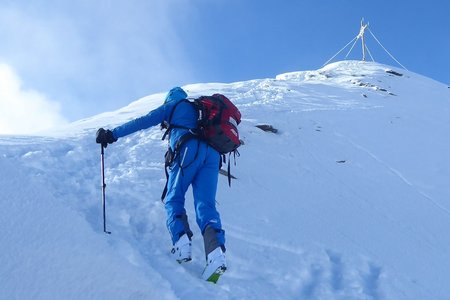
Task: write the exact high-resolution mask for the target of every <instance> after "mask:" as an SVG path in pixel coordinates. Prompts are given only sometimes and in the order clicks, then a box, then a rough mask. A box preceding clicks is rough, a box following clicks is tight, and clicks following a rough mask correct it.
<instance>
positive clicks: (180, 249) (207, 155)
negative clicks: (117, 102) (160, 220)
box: [96, 87, 227, 282]
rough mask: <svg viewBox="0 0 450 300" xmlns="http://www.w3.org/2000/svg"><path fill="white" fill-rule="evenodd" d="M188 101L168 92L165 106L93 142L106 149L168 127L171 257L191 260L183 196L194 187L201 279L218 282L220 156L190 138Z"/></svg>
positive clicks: (221, 263)
mask: <svg viewBox="0 0 450 300" xmlns="http://www.w3.org/2000/svg"><path fill="white" fill-rule="evenodd" d="M187 96H188V95H187V93H186V92H185V91H184V90H183V89H182V88H180V87H174V88H172V89H171V90H170V91H169V92H168V94H167V96H166V98H165V101H164V103H163V104H162V105H161V106H159V107H158V108H156V109H154V110H152V111H150V112H149V113H148V114H147V115H144V116H142V117H139V118H136V119H134V120H131V121H129V122H127V123H125V124H123V125H121V126H118V127H116V128H114V129H112V130H109V129H106V130H105V129H103V128H100V129H99V130H98V131H97V135H96V142H97V143H100V144H102V145H103V146H104V147H106V146H107V145H108V144H112V143H114V142H116V141H117V140H118V139H120V138H122V137H124V136H127V135H129V134H132V133H134V132H137V131H139V130H143V129H147V128H149V127H152V126H156V125H159V124H162V123H166V124H169V126H170V127H169V128H170V130H169V148H170V149H169V151H168V153H169V156H170V158H171V159H170V160H169V167H168V181H167V194H166V195H165V199H166V200H165V209H166V213H167V228H168V230H169V233H170V236H171V240H172V244H173V248H172V251H171V253H172V255H173V257H174V258H175V260H176V261H177V262H178V263H185V262H188V261H190V260H191V259H192V251H191V241H192V236H193V233H192V231H191V229H190V227H189V221H188V216H187V214H186V210H185V194H186V191H187V189H188V187H189V186H192V191H193V196H194V207H195V213H196V221H197V225H198V226H199V228H200V230H201V233H202V235H203V241H204V247H205V256H206V260H207V262H206V267H205V269H204V271H203V274H202V278H203V279H205V280H208V281H212V282H217V280H218V278H219V277H220V275H222V274H223V273H224V272H225V270H226V269H227V264H226V259H225V251H226V249H225V231H224V230H223V229H222V223H221V219H220V214H219V212H218V211H217V209H216V205H215V204H216V191H217V182H218V175H219V173H218V171H219V168H220V164H221V154H220V153H219V152H218V151H217V150H215V149H214V148H213V147H211V146H210V145H209V144H208V143H206V142H205V141H204V140H202V139H198V138H195V135H192V134H191V133H192V131H193V130H194V129H195V128H196V127H197V120H198V112H197V110H196V109H195V107H194V106H193V105H192V104H191V103H189V101H186V98H187ZM186 137H189V138H186ZM192 137H194V138H192ZM166 156H167V154H166Z"/></svg>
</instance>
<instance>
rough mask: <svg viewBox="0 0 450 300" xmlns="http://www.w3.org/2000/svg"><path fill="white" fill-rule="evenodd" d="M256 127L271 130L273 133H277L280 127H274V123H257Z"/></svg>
mask: <svg viewBox="0 0 450 300" xmlns="http://www.w3.org/2000/svg"><path fill="white" fill-rule="evenodd" d="M256 127H258V128H259V129H261V130H263V131H266V132H268V131H270V132H273V133H277V132H278V129H276V128H274V127H273V126H272V125H267V124H262V125H256Z"/></svg>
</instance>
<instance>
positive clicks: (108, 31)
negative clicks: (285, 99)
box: [0, 0, 450, 133]
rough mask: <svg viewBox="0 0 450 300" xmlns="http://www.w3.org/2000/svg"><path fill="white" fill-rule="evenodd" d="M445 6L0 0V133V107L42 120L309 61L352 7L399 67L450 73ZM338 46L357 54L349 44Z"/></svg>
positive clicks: (321, 58) (340, 31)
mask: <svg viewBox="0 0 450 300" xmlns="http://www.w3.org/2000/svg"><path fill="white" fill-rule="evenodd" d="M449 12H450V1H447V0H430V1H414V0H409V1H406V0H396V1H392V0H379V1H363V0H339V1H336V0H323V1H320V0H308V1H300V0H297V1H294V0H285V1H282V0H279V1H275V0H273V1H268V0H247V1H246V0H147V1H144V0H130V1H125V0H117V1H113V0H110V1H106V0H97V1H91V0H74V1H57V0H46V1H44V0H40V1H39V0H34V1H33V0H29V1H25V0H15V1H7V0H0V40H1V41H2V46H1V47H0V80H2V81H3V82H4V83H5V82H6V83H7V82H12V83H11V84H3V85H2V86H3V87H2V89H3V91H0V93H1V94H0V95H1V97H2V98H3V99H5V97H7V96H8V97H10V100H9V102H7V103H6V102H5V101H4V100H0V105H1V106H0V133H1V132H2V120H1V119H2V118H3V119H4V120H3V127H5V128H6V127H8V125H9V127H11V128H10V129H9V132H17V130H15V129H14V128H15V125H14V124H13V123H15V121H14V120H18V119H21V118H23V116H27V118H28V120H29V122H30V125H29V126H33V122H35V123H36V122H37V123H42V120H40V119H39V115H41V114H40V112H41V111H42V110H44V111H45V112H49V111H50V112H52V111H53V112H54V113H53V115H54V122H53V123H54V125H58V124H60V123H61V122H62V120H64V121H75V120H78V119H81V118H85V117H89V116H92V115H95V114H98V113H101V112H105V111H110V110H115V109H118V108H120V107H123V106H125V105H127V104H128V103H130V102H132V101H134V100H136V99H138V98H140V97H143V96H146V95H149V94H153V93H157V92H164V91H166V90H168V89H169V88H170V87H172V86H175V85H184V84H189V83H197V82H235V81H242V80H249V79H256V78H268V77H274V76H276V75H277V74H280V73H284V72H290V71H298V70H311V69H318V68H320V67H321V66H322V64H323V63H325V62H326V61H327V60H328V59H329V58H331V57H332V56H333V55H334V54H335V53H336V52H337V51H338V50H339V49H341V48H342V47H343V46H344V45H345V44H347V43H348V42H349V41H350V40H351V39H352V38H353V37H354V36H356V34H357V33H358V30H359V22H360V20H361V18H362V17H364V18H365V20H366V21H368V22H369V24H370V29H371V31H372V32H373V33H374V34H375V35H376V36H377V38H378V39H379V40H380V41H381V42H382V44H383V45H384V46H385V47H386V48H387V49H388V50H389V51H390V52H391V53H392V54H393V55H394V56H395V57H396V58H397V59H398V60H399V61H400V62H401V63H402V64H403V65H404V66H406V67H407V68H408V69H409V70H410V71H414V72H417V73H420V74H423V75H425V76H428V77H431V78H433V79H435V80H438V81H441V82H443V83H446V84H450V72H449V71H448V70H449V67H450V55H449V53H450V20H449V18H448V16H447V15H448V13H449ZM367 43H368V47H369V49H370V51H371V53H372V55H373V56H374V58H375V60H376V61H378V62H381V63H386V64H390V65H393V66H396V63H395V61H393V60H392V59H391V58H389V56H388V55H387V54H386V53H385V52H384V51H383V50H382V49H381V47H379V46H378V44H377V43H376V41H375V40H373V39H372V38H370V37H369V38H368V41H367ZM345 54H346V52H343V53H341V55H340V56H338V57H337V58H336V59H344V56H345ZM349 58H353V59H360V58H361V47H360V45H359V44H357V46H355V49H354V50H353V51H352V54H351V55H350V56H349ZM2 70H3V71H2ZM5 86H6V87H5ZM11 86H13V87H14V88H11V89H12V90H11V91H10V90H9V89H10V87H11ZM5 89H6V91H5ZM5 95H7V96H5ZM11 95H12V96H11ZM30 95H32V96H33V97H34V98H33V97H32V98H33V99H31V100H30V99H28V98H29V97H30ZM36 97H37V98H39V99H38V100H36ZM29 101H31V102H32V103H33V104H34V106H33V105H29V104H28V103H29ZM1 102H3V104H1ZM39 103H41V104H42V103H43V104H42V109H41V110H39ZM30 107H31V108H32V107H35V108H34V109H31V108H30ZM9 110H10V111H9ZM11 111H13V112H14V113H11ZM13 115H14V116H16V117H15V118H14V119H12V117H11V116H13ZM30 116H34V118H31V117H30ZM8 118H9V119H8ZM46 118H47V119H49V118H50V117H49V116H47V117H46ZM5 124H6V125H5ZM27 124H28V123H25V124H24V123H23V122H22V127H23V126H25V127H26V126H28V125H27ZM13 127H14V128H13ZM33 127H35V128H36V126H33ZM21 130H22V131H24V130H23V129H21ZM25 131H26V130H25ZM3 132H8V131H7V130H3Z"/></svg>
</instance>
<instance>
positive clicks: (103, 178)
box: [100, 144, 111, 234]
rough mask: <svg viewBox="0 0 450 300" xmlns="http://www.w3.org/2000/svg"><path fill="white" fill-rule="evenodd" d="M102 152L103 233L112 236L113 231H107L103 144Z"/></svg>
mask: <svg viewBox="0 0 450 300" xmlns="http://www.w3.org/2000/svg"><path fill="white" fill-rule="evenodd" d="M100 146H101V148H102V150H101V155H100V156H101V163H100V167H101V173H102V207H103V232H104V233H107V234H111V231H107V230H106V196H105V189H106V183H105V151H104V149H105V148H104V147H103V144H101V145H100Z"/></svg>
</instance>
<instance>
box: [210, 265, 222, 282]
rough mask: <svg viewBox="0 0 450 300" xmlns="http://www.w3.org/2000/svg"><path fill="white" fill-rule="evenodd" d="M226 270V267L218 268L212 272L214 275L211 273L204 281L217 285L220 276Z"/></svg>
mask: <svg viewBox="0 0 450 300" xmlns="http://www.w3.org/2000/svg"><path fill="white" fill-rule="evenodd" d="M226 270H227V267H225V266H220V267H218V268H217V270H216V271H214V273H212V274H211V276H209V277H208V279H206V281H209V282H212V283H217V281H218V280H219V278H220V276H221V275H223V273H225V271H226Z"/></svg>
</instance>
